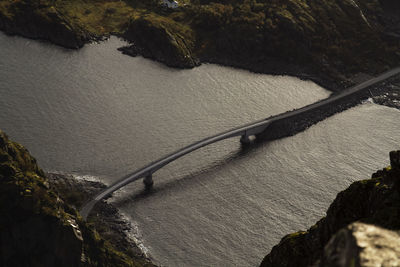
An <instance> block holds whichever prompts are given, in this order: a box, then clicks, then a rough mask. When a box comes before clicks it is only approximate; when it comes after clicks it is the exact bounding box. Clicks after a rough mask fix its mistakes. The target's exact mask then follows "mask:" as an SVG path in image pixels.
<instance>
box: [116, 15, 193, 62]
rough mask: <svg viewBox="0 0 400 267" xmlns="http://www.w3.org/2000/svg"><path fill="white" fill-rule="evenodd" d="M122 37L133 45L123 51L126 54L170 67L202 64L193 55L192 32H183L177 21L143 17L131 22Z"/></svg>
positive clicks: (187, 30)
mask: <svg viewBox="0 0 400 267" xmlns="http://www.w3.org/2000/svg"><path fill="white" fill-rule="evenodd" d="M123 36H124V37H125V38H126V39H127V40H129V41H131V42H133V43H134V45H133V46H131V47H130V49H126V50H124V51H125V52H127V53H139V54H141V55H143V56H144V57H148V58H151V59H155V60H157V61H160V62H163V63H165V64H166V65H168V66H171V67H180V68H192V67H194V66H197V65H199V61H198V59H197V58H195V57H194V56H193V54H192V49H193V42H194V40H193V33H192V32H191V31H190V30H189V29H186V31H185V30H183V29H181V28H180V27H178V25H176V23H174V22H171V21H168V20H162V19H161V20H158V19H154V18H149V17H142V18H139V19H136V20H132V21H131V22H130V24H129V26H128V29H127V30H126V32H125V33H124V35H123ZM132 50H134V51H132Z"/></svg>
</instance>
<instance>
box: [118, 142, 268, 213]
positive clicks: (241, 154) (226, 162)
mask: <svg viewBox="0 0 400 267" xmlns="http://www.w3.org/2000/svg"><path fill="white" fill-rule="evenodd" d="M268 146H269V142H267V141H257V142H253V143H252V144H250V145H241V146H240V149H238V150H237V151H236V152H232V153H231V154H229V155H228V156H226V157H224V158H223V159H221V160H218V161H216V162H214V163H212V164H209V165H208V166H205V167H204V168H202V170H199V171H196V172H194V173H191V174H189V175H186V176H184V177H182V178H179V179H176V180H173V181H169V182H166V183H163V184H162V185H157V179H155V185H154V186H153V187H151V188H145V186H144V184H143V182H142V179H140V180H139V182H136V186H140V187H142V188H143V189H142V190H141V191H140V192H139V193H136V194H135V195H129V194H127V195H126V196H125V197H123V198H121V199H119V200H117V201H115V202H113V205H114V206H116V207H117V208H123V207H124V206H126V205H129V204H131V203H133V202H139V201H142V200H144V199H146V198H148V197H151V196H153V195H155V194H160V193H162V192H165V191H169V190H171V189H172V188H176V187H177V186H179V189H181V190H184V189H185V188H186V187H190V186H192V185H193V183H192V182H193V180H196V179H198V178H201V179H202V181H207V180H209V179H212V178H215V176H214V175H213V173H216V172H217V171H220V170H222V169H225V168H229V167H230V166H232V164H233V163H234V162H237V161H239V160H240V159H243V158H245V157H246V156H249V155H251V154H253V153H255V152H256V151H257V150H258V149H259V148H260V147H268ZM160 178H161V177H160Z"/></svg>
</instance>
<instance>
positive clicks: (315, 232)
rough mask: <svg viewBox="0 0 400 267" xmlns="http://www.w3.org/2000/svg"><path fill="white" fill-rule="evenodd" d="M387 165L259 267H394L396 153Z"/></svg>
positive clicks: (399, 178)
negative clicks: (389, 164)
mask: <svg viewBox="0 0 400 267" xmlns="http://www.w3.org/2000/svg"><path fill="white" fill-rule="evenodd" d="M390 163H391V166H389V167H387V168H384V169H382V170H379V171H377V172H376V173H374V174H373V175H372V178H371V179H368V180H362V181H357V182H354V183H353V184H351V185H350V186H349V188H348V189H346V190H344V191H342V192H340V193H339V194H338V195H337V197H336V199H335V200H334V202H333V203H332V204H331V206H330V207H329V209H328V211H327V214H326V217H324V218H322V219H321V220H320V221H318V222H317V223H316V224H315V225H314V226H312V227H311V228H310V229H308V230H307V231H300V232H297V233H293V234H289V235H287V236H285V237H284V238H282V240H281V241H280V243H279V244H278V245H276V246H275V247H273V248H272V250H271V252H270V253H269V254H268V255H267V256H266V257H265V258H264V260H263V261H262V263H261V266H263V267H267V266H274V267H279V266H286V267H289V266H314V267H315V266H337V267H342V266H343V267H344V266H398V264H397V265H396V264H395V263H396V262H397V263H399V262H398V259H399V258H400V251H399V250H398V247H397V245H396V244H400V238H399V236H398V234H397V231H398V230H400V151H392V152H390ZM371 264H372V265H371ZM376 264H377V265H376Z"/></svg>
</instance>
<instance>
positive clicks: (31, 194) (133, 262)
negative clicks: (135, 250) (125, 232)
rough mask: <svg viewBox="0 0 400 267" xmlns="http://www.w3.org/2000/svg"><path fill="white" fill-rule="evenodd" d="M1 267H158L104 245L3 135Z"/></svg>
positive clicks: (0, 136) (0, 162) (27, 156)
mask: <svg viewBox="0 0 400 267" xmlns="http://www.w3.org/2000/svg"><path fill="white" fill-rule="evenodd" d="M0 214H1V216H0V246H1V247H0V265H1V266H49V267H50V266H66V267H70V266H121V267H122V266H153V265H151V264H150V263H148V262H146V261H145V260H139V259H132V258H130V257H129V256H127V255H126V254H124V253H122V252H120V251H118V250H116V249H115V248H114V247H113V246H111V245H110V244H109V242H108V241H106V240H104V239H103V238H102V237H101V236H100V235H99V234H98V232H97V231H96V230H95V229H93V226H92V225H90V224H88V223H86V222H85V221H83V220H82V218H81V217H80V215H79V214H78V213H77V212H76V210H75V209H74V208H72V207H71V206H70V205H69V204H68V203H66V202H64V201H63V200H62V199H61V198H60V197H59V196H58V195H57V194H56V193H55V192H54V191H53V190H51V189H50V186H49V182H48V180H47V179H46V177H45V174H44V172H43V171H42V170H41V169H40V168H39V167H38V165H37V164H36V160H35V159H34V158H33V157H32V156H31V155H30V154H29V152H28V151H27V150H26V149H25V148H24V147H23V146H21V145H19V144H17V143H15V142H13V141H11V140H9V139H8V137H7V136H6V135H5V134H4V133H3V132H2V131H0Z"/></svg>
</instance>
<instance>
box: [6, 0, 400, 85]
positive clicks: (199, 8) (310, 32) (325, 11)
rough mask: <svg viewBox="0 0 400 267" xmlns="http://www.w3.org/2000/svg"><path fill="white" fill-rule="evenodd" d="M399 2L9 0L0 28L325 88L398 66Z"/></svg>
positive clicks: (59, 41)
mask: <svg viewBox="0 0 400 267" xmlns="http://www.w3.org/2000/svg"><path fill="white" fill-rule="evenodd" d="M399 14H400V5H399V4H398V3H397V2H396V1H394V0H382V1H378V0H370V1H369V3H368V4H366V3H364V2H363V1H358V0H355V1H348V0H336V1H333V3H330V4H329V3H328V2H325V1H319V2H318V3H314V1H306V2H303V1H288V2H287V3H286V2H285V3H284V4H283V3H281V1H276V3H275V2H274V3H264V2H260V3H253V2H251V3H248V2H243V3H237V2H230V1H225V2H221V3H219V2H218V1H217V2H215V3H214V2H212V3H209V2H208V1H204V2H202V1H201V2H199V3H198V2H195V1H193V2H192V3H191V4H188V5H183V6H182V7H180V8H177V9H174V10H172V9H165V8H162V7H161V6H159V5H158V4H156V3H152V4H143V3H141V2H136V1H133V2H131V3H128V2H124V1H119V2H102V1H100V2H96V3H95V2H92V1H80V0H77V1H75V2H65V1H64V2H61V1H54V2H48V1H46V0H43V1H38V0H33V1H18V2H14V1H11V0H5V1H4V2H3V3H2V4H0V29H1V30H3V31H4V32H5V33H7V34H12V35H15V34H18V35H22V36H25V37H29V38H34V39H43V40H48V41H50V42H52V43H55V44H58V45H61V46H64V47H67V48H80V47H82V46H83V45H84V44H85V43H88V42H92V41H98V40H102V39H104V38H107V37H108V36H110V35H116V36H118V37H122V38H124V39H125V40H127V41H128V42H129V43H130V46H127V47H123V48H121V49H120V50H121V51H123V52H124V53H125V54H129V55H132V56H136V55H142V56H144V57H147V58H151V59H154V60H157V61H160V62H162V63H164V64H166V65H167V66H171V67H176V68H193V67H196V66H198V65H200V64H201V63H203V62H204V63H205V62H207V63H216V64H221V65H225V66H232V67H237V68H244V69H248V70H250V71H253V72H259V73H267V74H279V75H293V76H297V77H300V78H301V79H309V80H312V81H314V82H316V83H317V84H319V85H321V86H323V87H325V88H327V89H329V90H331V91H340V90H343V89H344V88H346V87H348V86H350V85H354V81H353V79H352V77H354V75H357V74H358V73H366V74H368V75H370V76H376V75H377V74H379V73H382V72H384V71H385V70H388V69H390V68H393V67H395V66H398V64H399V62H400V52H399V48H400V29H399V27H398V22H399V21H400V15H399Z"/></svg>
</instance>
